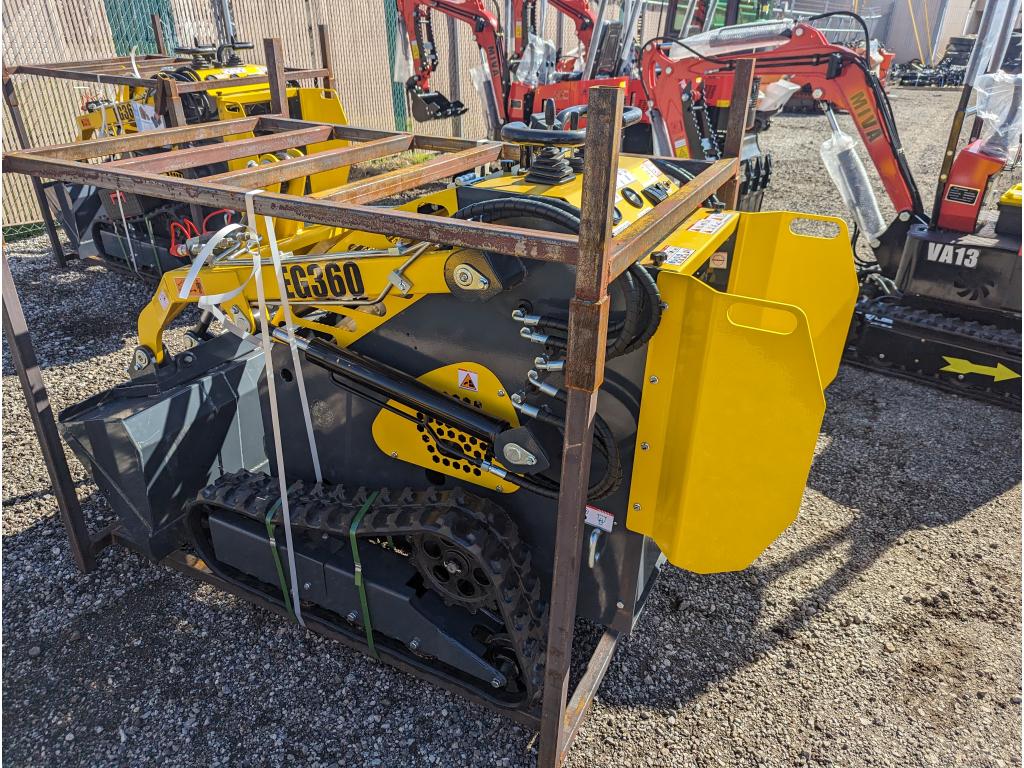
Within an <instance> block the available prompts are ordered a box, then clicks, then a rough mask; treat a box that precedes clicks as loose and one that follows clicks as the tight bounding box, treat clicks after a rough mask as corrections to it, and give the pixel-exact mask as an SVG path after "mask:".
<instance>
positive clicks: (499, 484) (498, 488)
mask: <svg viewBox="0 0 1024 768" xmlns="http://www.w3.org/2000/svg"><path fill="white" fill-rule="evenodd" d="M494 490H496V491H497V492H498V493H502V492H503V491H504V490H505V488H504V487H503V486H502V485H501V483H498V484H497V485H496V486H494Z"/></svg>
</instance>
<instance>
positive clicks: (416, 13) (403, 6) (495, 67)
mask: <svg viewBox="0 0 1024 768" xmlns="http://www.w3.org/2000/svg"><path fill="white" fill-rule="evenodd" d="M398 6H399V10H400V12H401V14H402V20H403V21H404V22H405V31H406V34H407V35H408V36H409V46H410V48H411V49H412V59H413V76H412V78H410V80H409V81H408V82H407V83H406V89H407V90H408V91H409V92H410V93H411V94H412V95H413V96H414V97H415V96H417V95H422V94H430V93H431V91H430V77H431V75H433V74H434V72H435V71H436V70H437V64H438V57H437V48H436V46H435V44H434V30H433V20H432V18H431V13H432V11H434V10H435V9H436V10H437V11H439V12H440V13H443V14H444V15H446V16H450V17H451V18H453V19H456V20H458V21H462V22H465V23H466V24H468V25H469V27H470V29H471V30H472V31H473V37H474V38H475V39H476V44H477V46H479V48H480V50H481V51H483V53H484V57H485V59H486V61H487V67H488V70H489V75H490V82H491V87H492V88H493V89H494V96H495V99H494V101H495V104H496V105H497V109H498V117H499V118H500V120H501V121H502V122H505V121H506V120H507V115H506V102H505V97H506V94H507V93H508V79H509V75H508V60H507V59H506V57H505V51H504V46H503V40H502V33H501V27H500V26H499V24H498V20H497V19H496V18H495V17H494V14H492V13H491V12H490V11H489V10H488V9H487V7H486V6H485V5H484V3H483V0H398ZM445 101H447V99H445ZM463 111H465V110H463ZM448 116H451V115H448V114H442V115H440V117H448Z"/></svg>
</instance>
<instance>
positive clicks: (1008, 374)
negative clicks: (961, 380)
mask: <svg viewBox="0 0 1024 768" xmlns="http://www.w3.org/2000/svg"><path fill="white" fill-rule="evenodd" d="M942 359H943V360H945V361H946V362H947V363H949V365H947V366H946V367H945V368H942V369H940V370H943V371H949V372H950V373H976V374H978V375H979V376H991V377H992V380H993V381H1006V380H1007V379H1019V378H1020V374H1019V373H1016V372H1015V371H1012V370H1010V369H1009V368H1007V367H1006V366H1005V365H1003V364H1002V363H996V364H995V365H979V364H978V363H972V362H971V361H970V360H964V359H962V358H959V357H946V356H945V355H943V356H942Z"/></svg>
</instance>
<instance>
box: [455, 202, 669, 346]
mask: <svg viewBox="0 0 1024 768" xmlns="http://www.w3.org/2000/svg"><path fill="white" fill-rule="evenodd" d="M523 217H530V218H540V219H543V220H545V221H547V222H549V223H551V224H554V225H555V226H558V227H561V228H563V229H564V230H565V231H566V232H569V233H573V234H577V233H579V231H580V218H579V209H578V208H576V207H575V206H573V205H572V204H571V203H567V202H565V201H563V200H553V199H552V200H549V199H548V198H543V197H539V196H529V197H527V196H523V197H514V198H498V199H495V200H483V201H480V202H478V203H472V204H471V205H468V206H466V207H465V208H462V209H460V210H459V211H457V212H456V213H455V215H454V217H453V218H457V219H473V220H476V221H484V222H499V221H501V220H503V219H510V218H523ZM612 287H613V288H614V289H616V290H620V291H622V292H623V296H624V299H625V305H626V309H625V317H624V319H623V320H621V321H618V322H616V323H612V324H610V325H609V334H611V333H613V332H614V334H615V335H614V336H613V337H611V338H610V339H609V340H608V347H607V352H606V355H607V358H608V359H612V358H615V357H618V356H620V355H623V354H626V353H627V352H631V351H633V350H634V349H637V348H639V347H640V346H642V345H643V344H645V343H646V342H647V341H649V340H650V338H651V337H652V336H653V335H654V333H655V331H657V329H658V323H659V322H660V321H661V299H660V297H659V296H658V293H657V290H658V289H657V284H656V283H654V279H653V278H652V277H651V276H650V274H649V273H648V272H647V270H646V269H644V268H643V267H641V266H639V265H636V264H634V265H633V266H631V267H630V268H629V269H628V270H626V272H624V273H623V274H622V275H621V276H620V277H619V278H618V279H616V280H615V282H614V283H612ZM652 296H653V297H654V298H653V300H652V299H651V297H652ZM539 327H542V328H544V329H545V330H546V331H547V332H548V336H549V337H550V341H551V344H552V346H555V347H558V348H560V349H565V347H566V344H567V341H568V330H569V324H568V322H567V321H566V320H564V319H562V318H554V317H549V316H544V317H542V318H541V321H540V323H539Z"/></svg>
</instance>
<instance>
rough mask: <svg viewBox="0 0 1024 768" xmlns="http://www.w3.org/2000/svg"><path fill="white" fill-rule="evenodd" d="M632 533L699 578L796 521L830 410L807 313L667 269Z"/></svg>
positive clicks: (745, 561)
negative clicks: (823, 422) (648, 540)
mask: <svg viewBox="0 0 1024 768" xmlns="http://www.w3.org/2000/svg"><path fill="white" fill-rule="evenodd" d="M658 287H659V289H660V291H661V296H662V299H663V300H664V301H665V302H666V303H667V304H668V308H667V309H666V310H665V314H664V317H663V319H662V323H661V326H660V328H659V330H658V333H657V335H655V337H654V338H653V339H652V340H651V342H650V344H649V346H648V351H647V364H646V370H645V374H644V388H643V395H642V400H641V406H642V407H641V411H640V423H639V425H638V428H637V438H636V442H637V448H638V449H637V451H636V454H635V456H634V463H633V474H632V480H631V484H630V498H629V514H628V518H627V526H628V527H629V529H630V530H633V531H636V532H638V533H642V534H645V535H647V536H650V537H651V538H652V539H654V541H655V542H656V543H657V545H658V546H659V547H660V548H661V550H662V552H664V553H665V556H666V557H667V558H668V560H669V561H670V562H671V563H673V564H674V565H677V566H679V567H680V568H685V569H687V570H690V571H694V572H697V573H718V572H724V571H736V570H741V569H743V568H746V567H747V566H748V565H750V563H751V562H753V560H754V559H755V558H756V557H757V556H758V555H759V554H760V553H761V552H762V551H763V550H764V549H765V548H766V547H767V546H768V545H769V544H771V542H772V541H773V540H774V539H775V538H776V537H777V536H778V535H779V534H780V533H781V532H782V531H783V530H785V528H786V526H788V525H789V524H790V523H791V522H793V520H794V519H795V518H796V515H797V512H798V510H799V508H800V499H801V495H802V493H803V490H804V485H805V483H806V481H807V473H808V471H809V469H810V466H811V459H812V457H813V455H814V447H815V443H816V441H817V437H818V430H819V428H820V426H821V419H822V416H823V415H824V412H825V398H824V396H823V395H822V391H821V385H820V383H819V377H818V370H817V365H816V363H815V357H814V346H813V343H812V340H811V332H810V328H809V326H808V321H807V317H806V316H805V315H804V313H803V312H802V311H801V310H800V309H799V308H797V307H794V306H790V305H786V304H781V303H777V302H770V301H763V300H759V299H751V298H747V297H741V296H732V295H729V294H726V293H721V292H719V291H716V290H715V289H713V288H711V287H710V286H709V285H707V284H706V283H703V282H702V281H700V280H698V279H697V278H695V277H692V276H689V275H680V274H675V273H672V272H665V271H663V272H661V274H660V275H659V277H658Z"/></svg>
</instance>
